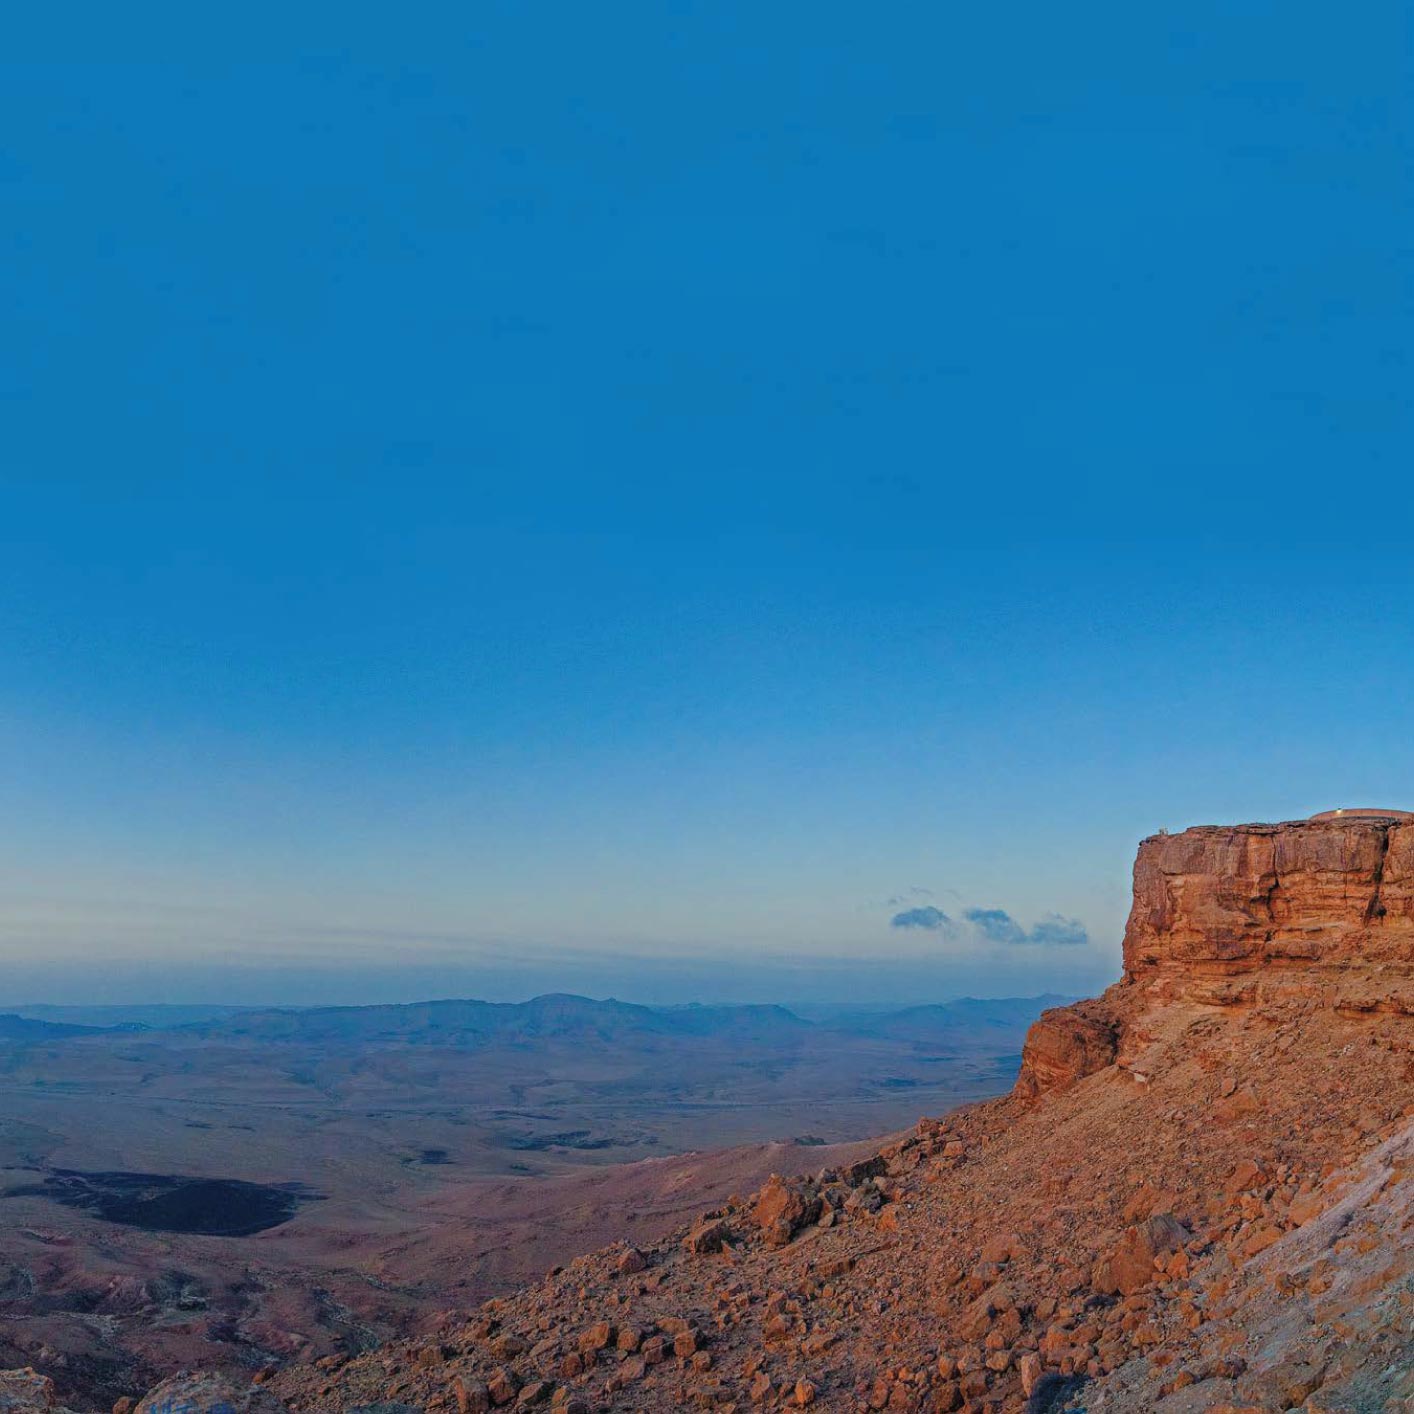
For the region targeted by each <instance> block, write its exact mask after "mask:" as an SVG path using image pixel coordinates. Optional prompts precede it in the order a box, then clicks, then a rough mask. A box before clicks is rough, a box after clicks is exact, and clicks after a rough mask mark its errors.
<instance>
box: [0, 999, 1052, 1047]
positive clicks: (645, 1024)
mask: <svg viewBox="0 0 1414 1414" xmlns="http://www.w3.org/2000/svg"><path fill="white" fill-rule="evenodd" d="M1068 1000H1070V999H1069V998H1066V997H1062V996H1057V995H1052V994H1049V993H1048V994H1046V995H1043V996H1039V997H1000V998H975V997H960V998H957V999H956V1000H954V1001H949V1002H938V1003H930V1004H925V1005H919V1006H911V1007H901V1008H898V1009H886V1010H860V1011H848V1010H840V1011H837V1012H834V1013H833V1014H831V1015H828V1016H822V1017H820V1018H818V1019H807V1018H805V1017H802V1016H799V1015H797V1014H796V1013H795V1012H794V1011H792V1010H791V1009H790V1008H789V1007H786V1006H782V1005H778V1004H769V1003H762V1004H755V1003H753V1004H716V1005H714V1004H703V1003H697V1002H693V1003H688V1004H685V1005H677V1006H646V1005H643V1004H640V1003H637V1002H624V1001H619V1000H618V999H616V998H614V997H607V998H603V999H598V998H594V997H584V996H579V995H576V994H574V993H568V992H550V993H546V994H544V995H543V996H538V997H532V998H531V999H530V1000H529V1001H524V1002H489V1001H482V1000H479V999H477V998H446V999H440V1000H435V1001H425V1002H397V1003H375V1004H373V1005H369V1006H329V1007H190V1008H188V1007H181V1006H174V1007H161V1006H152V1007H136V1008H122V1007H114V1008H108V1007H72V1008H70V1007H58V1006H55V1007H25V1008H17V1009H16V1010H15V1012H14V1013H12V1014H4V1015H0V1039H11V1040H17V1041H38V1040H62V1039H66V1038H73V1037H80V1036H91V1035H98V1034H101V1033H104V1032H114V1031H151V1032H177V1033H181V1034H184V1035H188V1036H200V1037H206V1038H210V1039H212V1040H228V1041H236V1040H242V1041H266V1042H290V1043H298V1044H311V1043H324V1044H336V1043H346V1044H359V1045H428V1046H481V1045H489V1044H495V1043H507V1044H515V1043H518V1042H531V1041H537V1040H574V1039H576V1038H582V1039H586V1040H593V1041H597V1042H608V1043H612V1042H614V1041H615V1040H618V1039H624V1040H628V1039H638V1040H647V1039H652V1038H657V1039H661V1040H664V1041H670V1040H673V1039H674V1038H678V1039H689V1038H719V1039H724V1040H731V1039H740V1040H742V1041H748V1040H749V1041H752V1042H756V1043H760V1042H763V1041H765V1042H769V1043H772V1044H782V1043H788V1042H789V1040H790V1038H791V1037H793V1036H794V1037H799V1036H804V1035H806V1034H815V1035H820V1034H824V1033H831V1032H833V1033H847V1034H849V1035H852V1036H875V1037H890V1038H894V1039H899V1038H915V1039H918V1040H920V1041H928V1040H931V1039H934V1038H937V1039H944V1038H947V1037H949V1036H954V1035H961V1034H962V1033H965V1032H971V1033H974V1034H975V1033H976V1031H977V1030H978V1029H979V1028H983V1029H1005V1028H1021V1029H1022V1030H1023V1031H1024V1029H1025V1027H1027V1026H1028V1025H1030V1023H1031V1022H1032V1021H1034V1020H1035V1019H1036V1017H1037V1016H1039V1015H1040V1013H1041V1012H1042V1011H1043V1010H1045V1009H1046V1008H1047V1007H1052V1006H1058V1005H1061V1004H1063V1003H1065V1002H1066V1001H1068ZM193 1012H195V1013H197V1014H196V1015H192V1013H193ZM110 1018H111V1019H110Z"/></svg>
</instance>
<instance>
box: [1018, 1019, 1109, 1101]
mask: <svg viewBox="0 0 1414 1414" xmlns="http://www.w3.org/2000/svg"><path fill="white" fill-rule="evenodd" d="M1117 1046H1118V1042H1117V1037H1116V1031H1115V1027H1114V1026H1113V1024H1111V1023H1110V1022H1108V1021H1106V1020H1105V1019H1104V1018H1103V1017H1100V1016H1096V1015H1092V1014H1089V1013H1087V1012H1083V1011H1081V1010H1080V1009H1079V1008H1077V1007H1052V1008H1051V1010H1050V1011H1043V1012H1042V1013H1041V1015H1040V1016H1039V1017H1038V1018H1037V1020H1036V1021H1034V1022H1033V1023H1032V1025H1031V1029H1030V1030H1029V1031H1028V1032H1027V1033H1026V1042H1025V1044H1024V1045H1023V1046H1022V1048H1021V1073H1020V1075H1018V1076H1017V1080H1016V1091H1015V1093H1016V1094H1017V1095H1020V1096H1021V1097H1022V1098H1023V1099H1028V1100H1034V1099H1035V1098H1036V1097H1037V1096H1039V1095H1043V1094H1045V1093H1046V1092H1047V1091H1049V1090H1064V1089H1066V1088H1067V1087H1069V1086H1071V1085H1074V1084H1075V1082H1076V1081H1077V1080H1083V1079H1084V1078H1085V1077H1086V1076H1087V1075H1093V1074H1094V1073H1095V1072H1096V1071H1097V1070H1103V1069H1104V1068H1105V1067H1106V1066H1108V1065H1113V1064H1114V1058H1115V1052H1116V1050H1117Z"/></svg>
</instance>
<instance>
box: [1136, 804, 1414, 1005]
mask: <svg viewBox="0 0 1414 1414" xmlns="http://www.w3.org/2000/svg"><path fill="white" fill-rule="evenodd" d="M1369 963H1402V964H1406V965H1414V814H1411V813H1410V812H1407V811H1398V810H1378V811H1377V810H1364V809H1362V810H1347V811H1330V812H1327V813H1326V814H1323V815H1317V816H1314V817H1312V818H1311V819H1309V820H1295V821H1290V822H1288V823H1285V824H1280V825H1202V826H1198V827H1195V828H1194V829H1191V830H1184V831H1183V833H1182V834H1177V835H1151V836H1150V837H1149V838H1148V839H1146V840H1145V841H1144V842H1143V843H1142V844H1141V845H1140V846H1139V857H1138V859H1137V860H1136V861H1135V864H1134V907H1133V909H1132V911H1131V912H1130V915H1129V924H1128V927H1127V928H1126V929H1125V934H1124V974H1125V979H1126V981H1138V980H1141V979H1143V978H1146V977H1150V976H1152V975H1153V974H1155V973H1156V972H1162V971H1164V970H1173V969H1178V970H1181V971H1185V972H1188V973H1190V974H1194V973H1196V974H1199V975H1207V976H1213V975H1231V974H1235V973H1243V972H1252V971H1256V970H1258V969H1261V968H1264V967H1267V966H1273V965H1275V966H1280V967H1292V966H1299V967H1312V966H1315V967H1325V966H1337V967H1344V966H1351V965H1354V966H1360V965H1362V964H1369Z"/></svg>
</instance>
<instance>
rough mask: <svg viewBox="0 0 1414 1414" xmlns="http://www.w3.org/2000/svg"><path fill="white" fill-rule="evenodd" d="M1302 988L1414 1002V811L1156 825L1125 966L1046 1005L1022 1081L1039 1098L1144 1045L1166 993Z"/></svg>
mask: <svg viewBox="0 0 1414 1414" xmlns="http://www.w3.org/2000/svg"><path fill="white" fill-rule="evenodd" d="M1293 995H1295V996H1299V997H1300V998H1302V999H1303V1000H1304V1001H1306V1002H1308V1003H1310V1004H1313V1005H1318V1006H1329V1007H1335V1008H1340V1009H1344V1010H1347V1011H1376V1010H1379V1011H1397V1012H1403V1013H1406V1014H1414V816H1408V815H1402V814H1399V813H1392V814H1389V815H1380V814H1378V813H1375V812H1362V813H1360V814H1358V815H1349V816H1345V817H1341V816H1323V817H1320V818H1317V819H1312V820H1296V821H1292V822H1290V823H1287V824H1283V825H1201V826H1198V827H1196V828H1195V829H1191V830H1185V831H1184V832H1183V833H1182V834H1178V835H1152V836H1150V837H1149V838H1148V839H1146V840H1145V841H1144V842H1143V843H1142V844H1141V845H1140V846H1139V857H1138V859H1137V860H1136V861H1135V864H1134V907H1133V909H1132V911H1131V912H1130V915H1129V924H1128V927H1127V928H1126V929H1125V934H1124V979H1123V981H1121V982H1119V983H1117V984H1116V985H1115V986H1113V987H1111V988H1110V989H1109V991H1108V992H1106V993H1105V994H1104V996H1102V997H1097V998H1095V999H1094V1000H1092V1001H1088V1002H1082V1003H1080V1004H1079V1005H1078V1006H1075V1007H1059V1008H1056V1009H1055V1010H1053V1011H1048V1012H1046V1013H1044V1014H1043V1015H1042V1016H1041V1018H1040V1020H1038V1021H1037V1022H1036V1023H1035V1025H1034V1026H1032V1028H1031V1030H1030V1032H1029V1033H1028V1035H1027V1038H1026V1045H1025V1047H1024V1048H1023V1051H1022V1060H1021V1074H1020V1077H1019V1078H1018V1080H1017V1084H1016V1093H1017V1094H1018V1095H1020V1096H1022V1097H1024V1098H1027V1099H1035V1098H1037V1097H1039V1096H1040V1095H1042V1094H1045V1093H1046V1092H1048V1091H1051V1090H1063V1089H1066V1088H1068V1087H1069V1086H1070V1085H1072V1084H1074V1083H1075V1082H1076V1081H1077V1080H1083V1079H1084V1078H1085V1077H1086V1076H1087V1075H1093V1074H1094V1073H1095V1072H1096V1071H1099V1070H1104V1069H1106V1068H1108V1067H1109V1066H1110V1065H1112V1064H1115V1063H1116V1062H1117V1063H1118V1064H1119V1065H1120V1066H1121V1067H1124V1066H1125V1065H1127V1064H1129V1063H1130V1062H1129V1060H1128V1059H1127V1057H1132V1056H1133V1055H1134V1054H1136V1053H1138V1052H1140V1051H1142V1049H1143V1045H1144V1042H1145V1035H1146V1022H1145V1019H1144V1018H1145V1013H1146V1011H1147V1010H1148V1008H1150V1007H1151V1006H1155V1005H1158V1004H1160V1003H1161V1002H1163V1001H1165V1000H1167V1001H1174V1000H1177V1001H1181V1002H1185V1003H1196V1004H1200V1005H1217V1006H1233V1005H1243V1004H1253V1003H1257V1002H1260V1001H1262V1000H1271V999H1272V998H1274V997H1276V996H1285V997H1291V996H1293Z"/></svg>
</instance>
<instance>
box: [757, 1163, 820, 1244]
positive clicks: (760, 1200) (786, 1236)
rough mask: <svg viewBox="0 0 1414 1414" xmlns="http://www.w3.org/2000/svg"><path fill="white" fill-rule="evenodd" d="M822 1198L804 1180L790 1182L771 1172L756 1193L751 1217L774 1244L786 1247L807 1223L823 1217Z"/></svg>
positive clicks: (764, 1235)
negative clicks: (763, 1185)
mask: <svg viewBox="0 0 1414 1414" xmlns="http://www.w3.org/2000/svg"><path fill="white" fill-rule="evenodd" d="M820 1206H821V1204H820V1197H819V1195H818V1194H817V1193H815V1192H814V1190H813V1189H811V1188H809V1187H807V1186H806V1185H804V1184H801V1183H789V1182H787V1181H786V1180H785V1179H783V1178H781V1177H780V1176H779V1175H778V1174H772V1175H771V1177H770V1179H769V1180H768V1181H767V1183H766V1186H765V1187H764V1188H763V1189H762V1190H761V1192H760V1193H758V1194H757V1195H756V1205H755V1207H754V1208H753V1209H752V1217H754V1218H755V1219H756V1223H757V1226H759V1227H760V1229H761V1235H762V1236H763V1237H764V1238H765V1240H766V1242H767V1243H768V1244H769V1245H770V1246H772V1247H784V1246H785V1244H786V1243H787V1242H789V1241H790V1240H791V1238H792V1237H794V1236H795V1234H796V1233H797V1232H799V1231H800V1229H801V1228H803V1227H804V1226H805V1225H806V1224H807V1223H813V1222H814V1221H815V1219H816V1218H818V1217H819V1216H820Z"/></svg>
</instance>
